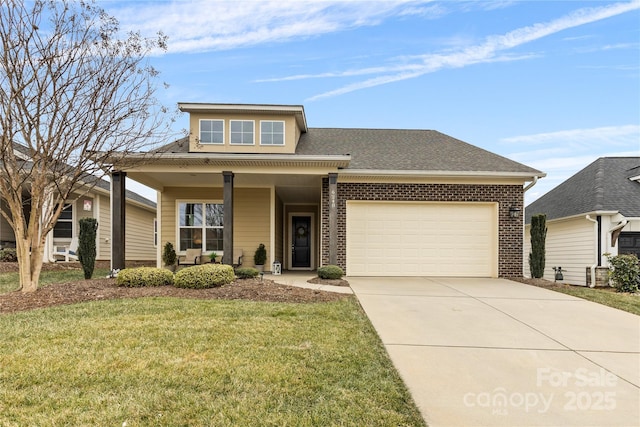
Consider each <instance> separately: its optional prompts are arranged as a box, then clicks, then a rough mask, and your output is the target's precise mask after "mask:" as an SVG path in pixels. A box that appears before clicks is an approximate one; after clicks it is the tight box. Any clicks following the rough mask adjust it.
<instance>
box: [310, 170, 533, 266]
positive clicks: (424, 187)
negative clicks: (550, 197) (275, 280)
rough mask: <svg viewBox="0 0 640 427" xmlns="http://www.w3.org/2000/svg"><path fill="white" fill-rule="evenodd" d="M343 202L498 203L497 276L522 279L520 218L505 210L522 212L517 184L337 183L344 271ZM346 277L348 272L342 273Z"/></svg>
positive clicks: (325, 255) (325, 191)
mask: <svg viewBox="0 0 640 427" xmlns="http://www.w3.org/2000/svg"><path fill="white" fill-rule="evenodd" d="M347 200H368V201H375V200H381V201H382V200H387V201H428V202H498V206H499V207H498V216H499V218H498V275H499V276H500V277H521V276H522V266H523V264H522V263H523V260H522V244H523V236H522V233H523V223H522V216H521V215H519V217H518V218H511V217H510V216H509V208H510V207H512V206H514V207H517V208H519V209H520V212H521V213H522V212H523V211H524V206H523V203H524V201H523V191H522V186H521V185H473V184H384V183H340V182H338V230H337V238H338V257H337V259H338V265H339V266H340V267H342V268H343V269H345V272H346V267H347V266H346V258H347V254H346V251H347V245H346V237H347V233H346V216H347V205H346V201H347ZM328 206H329V181H328V179H326V178H325V179H324V180H323V182H322V230H321V232H322V264H323V265H326V264H328V263H329V207H328ZM346 273H347V274H348V272H346Z"/></svg>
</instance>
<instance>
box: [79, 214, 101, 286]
mask: <svg viewBox="0 0 640 427" xmlns="http://www.w3.org/2000/svg"><path fill="white" fill-rule="evenodd" d="M79 223H80V233H79V235H78V240H79V242H78V261H80V264H81V265H82V271H83V272H84V278H85V279H87V280H88V279H91V276H93V270H94V268H95V266H96V231H97V230H98V220H97V219H95V218H81V219H80V221H79Z"/></svg>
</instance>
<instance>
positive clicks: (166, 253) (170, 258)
mask: <svg viewBox="0 0 640 427" xmlns="http://www.w3.org/2000/svg"><path fill="white" fill-rule="evenodd" d="M177 260H178V257H177V256H176V251H175V249H173V244H172V243H171V242H167V243H165V244H164V248H163V250H162V261H163V262H164V265H175V264H176V261H177Z"/></svg>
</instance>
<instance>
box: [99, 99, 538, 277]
mask: <svg viewBox="0 0 640 427" xmlns="http://www.w3.org/2000/svg"><path fill="white" fill-rule="evenodd" d="M179 107H180V109H181V110H182V111H184V112H187V113H189V114H190V127H191V133H190V136H189V137H186V138H184V139H181V140H178V141H175V142H173V143H171V144H168V145H167V146H165V147H163V148H162V149H160V150H158V151H157V152H155V153H154V156H153V158H152V160H150V161H149V162H147V163H145V164H141V163H140V162H139V160H140V157H142V156H143V155H144V154H136V153H127V154H126V155H120V156H116V155H114V156H113V157H112V159H113V170H114V172H113V173H112V182H113V183H114V185H113V190H112V191H113V196H112V199H113V200H114V208H113V209H114V212H121V211H120V204H118V203H117V201H119V200H121V195H122V194H123V193H124V191H125V185H124V177H126V176H129V177H131V178H133V179H135V180H136V181H138V182H141V183H143V184H145V185H148V186H150V187H151V188H154V189H156V190H157V191H158V194H159V196H158V197H159V200H158V207H159V210H158V222H159V245H158V246H159V248H158V255H157V260H158V261H157V262H158V265H161V263H162V262H161V246H163V245H164V244H165V243H166V242H171V243H172V244H173V245H174V247H175V248H176V250H177V251H178V253H179V254H184V253H185V251H186V250H187V249H190V248H196V249H201V250H202V251H203V252H204V253H210V252H211V251H215V252H217V253H218V254H221V255H222V256H223V261H224V262H225V263H228V264H231V263H233V261H234V260H233V259H232V257H233V253H234V251H238V250H242V252H243V253H244V258H243V265H245V266H252V265H253V254H254V252H255V250H256V248H257V247H258V245H259V244H260V243H264V244H265V246H266V248H267V264H266V266H265V270H267V271H269V270H271V268H272V265H273V263H274V262H276V261H278V262H280V263H281V264H282V267H283V269H285V270H298V269H300V270H313V269H316V268H317V267H319V266H322V265H327V264H336V265H339V266H341V267H342V268H344V269H345V270H346V273H347V274H348V275H351V276H377V275H386V276H417V275H429V276H484V277H498V276H500V277H509V276H521V275H522V270H523V261H522V252H523V250H522V249H523V248H522V245H523V207H524V197H523V196H524V192H525V188H524V187H525V184H526V183H527V182H531V183H533V182H535V181H536V180H537V178H538V177H542V176H544V174H543V173H542V172H540V171H538V170H535V169H532V168H530V167H527V166H525V165H522V164H520V163H517V162H515V161H512V160H509V159H506V158H504V157H501V156H498V155H496V154H493V153H490V152H488V151H485V150H483V149H480V148H478V147H475V146H473V145H470V144H467V143H465V142H462V141H460V140H457V139H455V138H452V137H450V136H447V135H444V134H442V133H439V132H437V131H432V130H385V129H321V128H310V127H308V126H307V119H306V116H305V112H304V108H303V107H302V106H298V105H255V104H252V105H245V104H239V105H238V104H235V105H232V104H199V103H181V104H179ZM134 162H135V163H134ZM530 185H531V184H530ZM125 218H126V217H125V216H124V215H122V214H116V215H114V216H113V219H114V223H113V227H114V247H113V250H114V256H113V266H114V268H117V267H119V266H121V264H122V262H123V261H122V259H119V258H117V257H118V256H119V255H120V254H121V253H124V251H125V250H126V251H128V250H129V249H128V245H129V242H128V241H126V242H125V239H124V238H122V237H121V236H122V235H121V231H119V230H120V228H121V224H124V223H125V222H127V221H128V220H127V219H125ZM116 240H117V244H116ZM125 243H126V244H125Z"/></svg>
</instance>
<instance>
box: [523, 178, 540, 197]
mask: <svg viewBox="0 0 640 427" xmlns="http://www.w3.org/2000/svg"><path fill="white" fill-rule="evenodd" d="M537 183H538V176H537V175H535V176H534V177H533V181H531V182H530V183H529V184H528V185H527V186H526V187H524V189H523V190H522V192H523V193H526V192H527V190H529V189H530V188H531V187H533V186H534V185H536V184H537Z"/></svg>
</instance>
